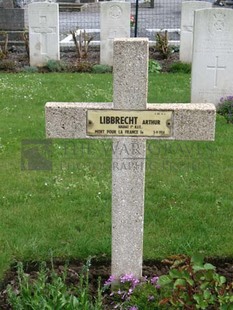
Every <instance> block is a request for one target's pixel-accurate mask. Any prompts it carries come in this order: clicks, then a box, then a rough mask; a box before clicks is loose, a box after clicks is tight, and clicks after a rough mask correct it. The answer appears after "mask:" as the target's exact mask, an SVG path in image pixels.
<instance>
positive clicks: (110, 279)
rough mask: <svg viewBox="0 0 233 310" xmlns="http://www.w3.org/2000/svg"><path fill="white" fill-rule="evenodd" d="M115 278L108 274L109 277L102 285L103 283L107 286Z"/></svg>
mask: <svg viewBox="0 0 233 310" xmlns="http://www.w3.org/2000/svg"><path fill="white" fill-rule="evenodd" d="M115 280H116V278H115V277H114V276H110V277H109V278H108V280H107V281H105V283H104V285H105V286H108V285H110V284H112V282H114V281H115Z"/></svg>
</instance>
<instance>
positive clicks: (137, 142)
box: [112, 39, 149, 278]
mask: <svg viewBox="0 0 233 310" xmlns="http://www.w3.org/2000/svg"><path fill="white" fill-rule="evenodd" d="M114 43H115V44H114V68H117V69H116V70H114V84H113V104H114V109H121V110H130V109H131V110H144V109H146V104H147V83H148V77H147V75H148V71H147V70H148V46H149V45H148V40H147V39H145V40H142V39H140V40H138V39H131V40H125V42H124V41H123V40H122V39H121V40H119V41H118V40H115V42H114ZM132 55H134V56H132ZM129 59H134V62H132V61H129ZM145 158H146V139H145V138H138V137H137V138H133V137H132V138H131V137H124V138H123V137H119V138H114V139H113V155H112V275H114V276H116V277H119V276H120V275H122V274H125V273H128V274H129V273H132V274H133V275H134V276H136V277H138V278H140V277H141V276H142V255H143V253H142V252H143V225H144V183H145Z"/></svg>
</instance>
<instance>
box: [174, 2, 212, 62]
mask: <svg viewBox="0 0 233 310" xmlns="http://www.w3.org/2000/svg"><path fill="white" fill-rule="evenodd" d="M211 7H212V4H211V3H210V2H205V1H184V2H182V7H181V27H180V30H181V32H180V61H182V62H185V63H191V62H192V48H193V21H194V11H195V10H197V9H204V8H211Z"/></svg>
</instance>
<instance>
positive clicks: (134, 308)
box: [129, 306, 138, 310]
mask: <svg viewBox="0 0 233 310" xmlns="http://www.w3.org/2000/svg"><path fill="white" fill-rule="evenodd" d="M129 310H138V308H137V307H135V306H133V307H130V308H129Z"/></svg>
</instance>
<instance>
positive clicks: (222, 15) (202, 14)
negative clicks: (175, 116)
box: [191, 8, 233, 105]
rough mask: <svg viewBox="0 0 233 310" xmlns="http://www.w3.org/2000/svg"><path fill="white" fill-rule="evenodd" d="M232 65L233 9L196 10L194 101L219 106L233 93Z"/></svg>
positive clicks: (193, 74) (193, 66) (193, 73)
mask: <svg viewBox="0 0 233 310" xmlns="http://www.w3.org/2000/svg"><path fill="white" fill-rule="evenodd" d="M232 68H233V10H231V9H223V8H214V9H203V10H197V11H195V13H194V40H193V62H192V86H191V88H192V90H191V101H192V102H193V103H201V102H212V103H214V104H215V105H217V104H218V103H219V101H220V98H221V97H224V96H231V95H232V94H233V83H232V81H233V70H232Z"/></svg>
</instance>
